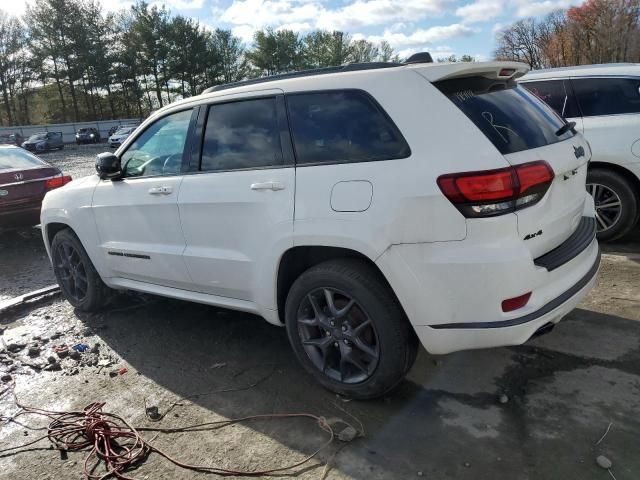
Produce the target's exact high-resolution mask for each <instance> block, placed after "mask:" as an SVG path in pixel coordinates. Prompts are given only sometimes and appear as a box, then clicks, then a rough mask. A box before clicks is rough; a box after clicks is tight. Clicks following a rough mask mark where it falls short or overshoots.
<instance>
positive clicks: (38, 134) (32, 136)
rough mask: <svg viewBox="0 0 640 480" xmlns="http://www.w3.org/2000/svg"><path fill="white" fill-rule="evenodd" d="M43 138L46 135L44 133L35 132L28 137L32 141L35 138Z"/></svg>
mask: <svg viewBox="0 0 640 480" xmlns="http://www.w3.org/2000/svg"><path fill="white" fill-rule="evenodd" d="M45 138H47V135H46V134H45V133H36V134H35V135H31V136H30V137H29V141H30V142H34V141H36V140H44V139H45Z"/></svg>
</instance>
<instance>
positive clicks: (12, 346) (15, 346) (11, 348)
mask: <svg viewBox="0 0 640 480" xmlns="http://www.w3.org/2000/svg"><path fill="white" fill-rule="evenodd" d="M26 346H27V345H26V344H25V343H18V342H14V343H10V344H9V345H7V351H9V352H11V353H17V352H19V351H20V350H22V349H23V348H24V347H26Z"/></svg>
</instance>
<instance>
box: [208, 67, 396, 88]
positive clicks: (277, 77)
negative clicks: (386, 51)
mask: <svg viewBox="0 0 640 480" xmlns="http://www.w3.org/2000/svg"><path fill="white" fill-rule="evenodd" d="M403 65H405V64H404V63H397V62H369V63H350V64H348V65H340V66H337V67H324V68H313V69H310V70H302V71H300V72H290V73H281V74H278V75H270V76H268V77H261V78H253V79H251V80H242V81H240V82H232V83H225V84H223V85H216V86H214V87H209V88H207V89H206V90H205V91H204V92H202V93H211V92H218V91H220V90H227V89H228V88H235V87H243V86H245V85H256V84H260V83H268V82H273V81H276V80H283V79H286V78H298V77H310V76H313V75H326V74H328V73H339V72H356V71H359V70H375V69H379V68H391V67H401V66H403Z"/></svg>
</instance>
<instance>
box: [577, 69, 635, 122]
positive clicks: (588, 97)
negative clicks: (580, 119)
mask: <svg viewBox="0 0 640 480" xmlns="http://www.w3.org/2000/svg"><path fill="white" fill-rule="evenodd" d="M571 82H572V83H573V89H574V91H575V92H576V97H577V99H578V103H580V108H581V109H582V114H583V115H584V116H585V117H591V116H597V115H618V114H621V113H639V112H640V78H574V79H572V80H571Z"/></svg>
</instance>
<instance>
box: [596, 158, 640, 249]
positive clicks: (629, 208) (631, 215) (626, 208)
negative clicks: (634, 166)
mask: <svg viewBox="0 0 640 480" xmlns="http://www.w3.org/2000/svg"><path fill="white" fill-rule="evenodd" d="M593 185H602V186H604V187H606V188H607V189H609V190H610V191H611V192H613V193H614V194H615V195H617V196H618V198H619V199H620V211H619V214H617V216H616V217H615V218H614V217H612V216H611V212H610V211H609V212H605V213H606V214H607V215H609V218H607V219H605V221H611V219H614V221H613V223H612V224H611V225H610V226H609V227H608V228H606V229H604V228H603V227H602V224H601V223H600V221H599V223H598V226H599V228H598V240H601V241H603V242H606V241H612V240H617V239H619V238H621V237H623V236H625V235H626V234H628V233H629V232H630V231H631V230H633V228H634V227H635V225H636V223H637V221H638V216H639V215H640V211H639V208H638V204H639V203H640V199H639V198H638V193H636V192H635V189H634V185H633V184H632V183H631V181H630V180H628V179H627V178H625V176H624V175H621V174H620V173H618V172H616V171H614V170H608V169H604V168H593V169H591V170H589V173H588V175H587V190H588V191H589V192H593V188H594V187H593ZM605 202H606V200H605ZM596 209H597V210H598V202H596ZM599 213H600V212H599Z"/></svg>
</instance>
